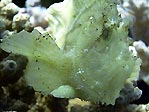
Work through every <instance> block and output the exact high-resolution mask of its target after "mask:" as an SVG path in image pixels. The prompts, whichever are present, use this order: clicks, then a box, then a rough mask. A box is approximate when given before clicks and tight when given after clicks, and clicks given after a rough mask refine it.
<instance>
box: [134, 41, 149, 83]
mask: <svg viewBox="0 0 149 112" xmlns="http://www.w3.org/2000/svg"><path fill="white" fill-rule="evenodd" d="M133 46H134V47H135V49H136V51H137V54H138V56H139V57H140V58H141V59H142V64H141V71H140V79H143V80H144V81H145V82H146V83H147V84H148V85H149V47H148V46H146V45H145V44H144V43H143V42H142V41H136V42H134V43H133Z"/></svg>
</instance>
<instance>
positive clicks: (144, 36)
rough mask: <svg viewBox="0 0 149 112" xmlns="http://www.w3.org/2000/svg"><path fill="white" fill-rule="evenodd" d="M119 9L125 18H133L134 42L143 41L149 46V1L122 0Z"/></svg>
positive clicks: (132, 31) (131, 28) (132, 32)
mask: <svg viewBox="0 0 149 112" xmlns="http://www.w3.org/2000/svg"><path fill="white" fill-rule="evenodd" d="M120 1H121V2H122V5H121V6H120V7H119V8H118V9H119V11H120V13H121V14H122V15H123V16H124V17H128V16H132V18H133V22H132V26H131V27H130V30H131V34H132V36H133V38H134V40H142V41H143V42H144V43H146V44H148V45H149V1H148V0H120Z"/></svg>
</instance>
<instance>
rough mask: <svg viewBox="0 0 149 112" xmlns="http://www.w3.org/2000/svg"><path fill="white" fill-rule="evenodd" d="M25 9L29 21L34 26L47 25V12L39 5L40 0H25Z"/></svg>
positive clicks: (44, 26)
mask: <svg viewBox="0 0 149 112" xmlns="http://www.w3.org/2000/svg"><path fill="white" fill-rule="evenodd" d="M26 11H27V13H28V14H29V15H30V21H31V23H32V24H33V25H34V26H41V27H43V28H46V27H48V21H47V20H46V15H47V14H48V13H47V10H46V8H45V7H41V5H40V0H33V1H30V0H27V1H26Z"/></svg>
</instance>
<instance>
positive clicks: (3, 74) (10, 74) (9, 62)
mask: <svg viewBox="0 0 149 112" xmlns="http://www.w3.org/2000/svg"><path fill="white" fill-rule="evenodd" d="M26 64H27V59H26V57H25V56H21V55H13V54H11V55H9V56H8V57H7V58H5V59H3V60H2V61H1V62H0V80H1V81H0V86H6V85H8V84H10V83H15V82H16V81H17V80H18V79H19V78H20V77H21V76H22V75H23V72H22V71H23V69H24V68H25V66H26Z"/></svg>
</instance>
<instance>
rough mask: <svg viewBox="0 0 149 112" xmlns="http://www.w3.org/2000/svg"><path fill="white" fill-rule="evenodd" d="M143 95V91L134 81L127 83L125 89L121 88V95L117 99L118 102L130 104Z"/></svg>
mask: <svg viewBox="0 0 149 112" xmlns="http://www.w3.org/2000/svg"><path fill="white" fill-rule="evenodd" d="M141 95H142V91H141V90H140V89H139V88H138V87H135V86H134V84H133V83H132V82H129V83H126V84H125V87H124V89H122V90H121V92H120V96H119V98H118V99H117V101H116V103H117V104H122V105H124V104H125V105H126V104H127V105H128V104H129V103H131V102H133V101H135V100H138V99H139V98H140V97H141Z"/></svg>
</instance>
